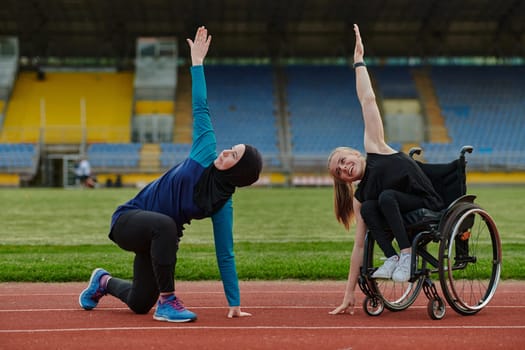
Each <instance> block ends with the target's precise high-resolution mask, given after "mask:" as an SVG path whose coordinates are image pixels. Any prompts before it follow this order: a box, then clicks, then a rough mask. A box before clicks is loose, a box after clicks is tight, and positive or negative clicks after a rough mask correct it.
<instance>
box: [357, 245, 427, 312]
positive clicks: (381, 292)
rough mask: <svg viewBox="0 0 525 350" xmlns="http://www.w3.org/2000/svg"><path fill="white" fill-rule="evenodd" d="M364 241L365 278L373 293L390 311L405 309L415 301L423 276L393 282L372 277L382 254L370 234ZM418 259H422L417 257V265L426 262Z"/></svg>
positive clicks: (421, 285) (423, 279)
mask: <svg viewBox="0 0 525 350" xmlns="http://www.w3.org/2000/svg"><path fill="white" fill-rule="evenodd" d="M366 241H367V243H366V246H365V249H366V250H367V252H366V253H367V256H368V262H367V272H366V278H367V280H368V281H369V286H370V287H371V290H372V293H373V295H374V296H376V297H378V298H380V299H381V300H382V301H383V303H384V306H385V307H386V308H387V309H388V310H390V311H401V310H405V309H406V308H408V307H409V306H410V305H412V304H413V303H414V302H415V301H416V299H417V297H418V295H419V293H420V292H421V289H422V287H423V283H424V281H425V276H424V275H421V276H418V277H416V280H414V281H412V282H410V281H409V282H394V281H393V280H391V279H388V280H387V279H375V278H372V277H371V276H372V274H373V273H374V271H375V270H376V269H377V268H378V267H379V266H381V265H382V264H383V260H382V259H383V258H384V254H383V251H382V250H381V248H379V246H378V245H377V244H376V242H375V240H374V239H372V237H370V235H368V239H367V240H366ZM420 260H422V259H418V262H419V263H418V265H419V266H421V264H423V265H424V264H426V262H424V261H420ZM423 267H424V266H423Z"/></svg>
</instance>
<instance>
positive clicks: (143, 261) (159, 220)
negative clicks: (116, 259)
mask: <svg viewBox="0 0 525 350" xmlns="http://www.w3.org/2000/svg"><path fill="white" fill-rule="evenodd" d="M110 238H111V239H112V240H113V241H114V242H115V243H117V244H118V246H119V247H120V248H122V249H124V250H127V251H131V252H134V253H135V260H134V262H133V282H130V281H126V280H122V279H119V278H115V277H112V278H111V279H110V280H109V282H108V286H107V292H108V294H110V295H113V296H115V297H117V298H119V299H120V300H122V301H123V302H124V303H126V304H127V305H128V307H129V308H130V309H131V310H133V311H134V312H136V313H139V314H145V313H148V312H149V310H150V309H151V308H152V307H153V305H155V302H156V301H157V299H158V297H159V294H160V293H162V292H173V291H174V290H175V282H174V274H175V265H176V262H177V250H178V248H179V239H180V238H179V235H178V230H177V225H176V223H175V221H173V219H172V218H171V217H169V216H167V215H164V214H160V213H156V212H151V211H144V210H130V211H127V212H125V213H124V214H123V215H122V216H120V217H119V219H118V220H117V222H116V223H115V225H114V227H113V229H112V231H111V234H110Z"/></svg>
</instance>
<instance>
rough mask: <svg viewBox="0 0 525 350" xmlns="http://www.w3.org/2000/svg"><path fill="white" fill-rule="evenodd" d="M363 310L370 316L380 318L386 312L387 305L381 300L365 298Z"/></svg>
mask: <svg viewBox="0 0 525 350" xmlns="http://www.w3.org/2000/svg"><path fill="white" fill-rule="evenodd" d="M363 310H364V311H365V313H366V314H367V315H368V316H379V315H381V314H382V313H383V310H385V304H384V303H383V301H382V300H381V299H379V298H370V297H369V296H367V297H365V300H364V301H363Z"/></svg>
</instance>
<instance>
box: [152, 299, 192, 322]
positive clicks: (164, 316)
mask: <svg viewBox="0 0 525 350" xmlns="http://www.w3.org/2000/svg"><path fill="white" fill-rule="evenodd" d="M153 318H154V319H156V320H157V321H167V322H191V321H194V320H196V319H197V315H195V314H194V313H193V312H191V311H189V310H186V308H185V307H184V305H183V304H182V301H181V300H180V299H177V297H176V296H175V295H173V296H171V297H170V298H169V299H168V300H166V301H165V302H164V303H161V302H160V301H158V302H157V309H156V310H155V314H153Z"/></svg>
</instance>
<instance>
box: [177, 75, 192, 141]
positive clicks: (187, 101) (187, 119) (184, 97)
mask: <svg viewBox="0 0 525 350" xmlns="http://www.w3.org/2000/svg"><path fill="white" fill-rule="evenodd" d="M177 76H178V82H177V91H176V93H175V100H176V101H177V103H176V105H175V112H174V114H175V125H174V128H173V142H174V143H191V137H192V135H191V134H192V130H193V129H192V115H191V77H190V72H189V69H188V67H187V66H181V68H179V74H178V75H177Z"/></svg>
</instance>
